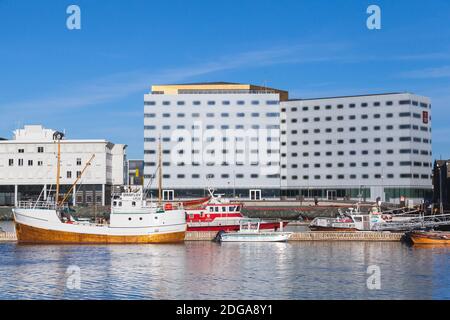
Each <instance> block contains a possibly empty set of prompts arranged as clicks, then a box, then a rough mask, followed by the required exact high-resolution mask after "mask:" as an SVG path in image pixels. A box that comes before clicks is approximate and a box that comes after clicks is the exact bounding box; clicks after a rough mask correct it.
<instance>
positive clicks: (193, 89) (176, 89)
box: [151, 82, 289, 101]
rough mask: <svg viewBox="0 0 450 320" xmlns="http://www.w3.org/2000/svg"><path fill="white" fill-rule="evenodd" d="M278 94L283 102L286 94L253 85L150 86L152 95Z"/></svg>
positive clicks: (214, 83) (198, 84) (224, 83)
mask: <svg viewBox="0 0 450 320" xmlns="http://www.w3.org/2000/svg"><path fill="white" fill-rule="evenodd" d="M222 92H223V93H278V94H279V95H280V100H282V101H285V100H287V99H288V98H289V97H288V92H287V91H285V90H279V89H275V88H270V87H265V86H258V85H253V84H243V83H233V82H199V83H184V84H161V85H152V88H151V93H152V94H173V95H176V94H201V93H222Z"/></svg>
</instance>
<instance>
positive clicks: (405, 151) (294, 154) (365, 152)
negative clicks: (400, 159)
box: [281, 149, 432, 158]
mask: <svg viewBox="0 0 450 320" xmlns="http://www.w3.org/2000/svg"><path fill="white" fill-rule="evenodd" d="M348 153H349V155H352V156H355V155H356V154H357V152H356V151H355V150H351V151H349V152H348ZM381 153H382V152H381V150H380V149H376V150H373V154H375V155H380V154H381ZM398 153H399V154H420V155H423V156H427V155H430V156H431V155H432V152H431V151H427V150H420V151H419V150H418V149H399V150H398ZM315 154H317V156H320V154H319V153H315ZM361 154H362V155H368V154H369V150H362V151H361ZM386 154H394V149H387V150H386ZM302 155H303V156H304V157H309V152H303V154H302ZM325 155H326V156H332V155H333V152H331V151H327V152H325ZM336 155H338V156H343V155H344V151H338V152H337V153H336ZM281 156H282V157H286V153H282V154H281ZM291 156H292V157H294V158H295V157H298V153H297V152H292V153H291Z"/></svg>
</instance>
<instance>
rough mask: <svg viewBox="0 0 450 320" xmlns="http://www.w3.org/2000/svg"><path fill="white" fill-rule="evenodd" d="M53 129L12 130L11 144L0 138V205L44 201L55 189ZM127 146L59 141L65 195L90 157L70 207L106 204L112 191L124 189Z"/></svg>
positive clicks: (103, 141)
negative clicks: (119, 188) (115, 188)
mask: <svg viewBox="0 0 450 320" xmlns="http://www.w3.org/2000/svg"><path fill="white" fill-rule="evenodd" d="M54 132H55V131H54V130H51V129H45V128H43V127H42V126H40V125H27V126H25V127H24V128H23V129H18V130H15V131H14V136H13V138H12V139H11V140H0V205H13V204H15V203H17V201H20V200H26V199H30V198H33V199H36V198H37V197H38V196H39V194H41V192H42V190H44V191H46V192H42V196H43V197H44V195H45V194H47V193H48V192H49V191H50V190H55V182H56V164H57V144H56V143H55V141H54V140H53V133H54ZM125 149H126V145H123V144H113V143H111V142H108V141H106V140H69V139H67V140H66V139H63V140H61V171H60V184H61V191H62V192H67V191H68V190H69V188H70V186H71V185H72V183H73V182H74V181H75V180H76V178H77V177H78V176H80V175H81V172H82V170H83V168H84V167H85V164H86V163H87V162H88V161H89V159H90V158H91V157H92V156H93V155H94V159H93V161H92V164H91V166H89V167H87V169H86V171H85V173H84V174H83V175H82V177H81V179H80V181H79V183H78V185H77V187H76V189H74V191H73V193H72V194H71V195H70V199H71V201H72V203H73V204H74V205H76V204H80V205H81V204H82V205H94V204H96V205H106V204H108V203H109V200H110V195H111V187H112V186H113V185H123V184H124V181H125V170H124V165H125V162H126V154H125Z"/></svg>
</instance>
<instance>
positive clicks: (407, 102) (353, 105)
mask: <svg viewBox="0 0 450 320" xmlns="http://www.w3.org/2000/svg"><path fill="white" fill-rule="evenodd" d="M381 104H382V103H381V102H379V101H375V102H373V103H372V106H374V107H380V106H381ZM384 104H385V105H386V106H393V105H394V102H393V101H386V102H385V103H384ZM398 105H413V106H420V107H422V108H428V107H429V108H431V105H428V104H427V103H425V102H419V101H415V100H412V101H411V100H400V101H398ZM347 106H348V108H356V106H357V105H356V103H350V104H348V105H347ZM359 106H360V107H362V108H365V107H368V106H369V103H368V102H362V103H360V104H359ZM322 107H323V109H325V110H332V109H333V106H332V105H331V104H329V105H326V106H322ZM335 108H336V109H344V105H343V104H337V105H336V107H335ZM298 109H299V108H298V107H291V111H292V112H296V111H298ZM301 109H302V111H308V110H315V111H318V110H321V106H311V107H309V106H304V107H301ZM281 111H282V112H285V111H286V108H282V109H281Z"/></svg>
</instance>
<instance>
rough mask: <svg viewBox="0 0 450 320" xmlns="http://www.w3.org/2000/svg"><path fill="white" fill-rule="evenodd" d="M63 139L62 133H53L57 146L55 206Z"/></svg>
mask: <svg viewBox="0 0 450 320" xmlns="http://www.w3.org/2000/svg"><path fill="white" fill-rule="evenodd" d="M63 138H64V133H62V132H59V131H55V132H54V133H53V141H56V143H57V146H58V153H57V163H56V204H58V201H59V179H60V175H61V140H62V139H63Z"/></svg>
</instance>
